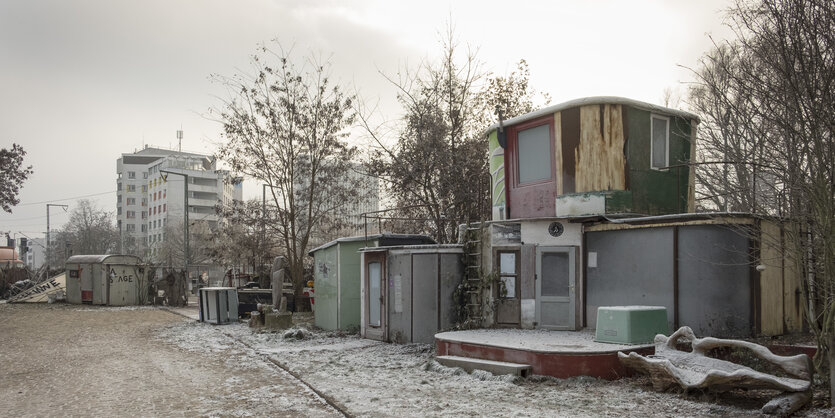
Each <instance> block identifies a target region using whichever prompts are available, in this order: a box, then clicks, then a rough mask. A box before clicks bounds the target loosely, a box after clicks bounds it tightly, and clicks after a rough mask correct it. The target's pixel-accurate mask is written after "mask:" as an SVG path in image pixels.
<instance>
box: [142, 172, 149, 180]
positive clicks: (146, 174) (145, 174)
mask: <svg viewBox="0 0 835 418" xmlns="http://www.w3.org/2000/svg"><path fill="white" fill-rule="evenodd" d="M142 178H143V179H147V178H148V172H147V171H146V172H144V173H142Z"/></svg>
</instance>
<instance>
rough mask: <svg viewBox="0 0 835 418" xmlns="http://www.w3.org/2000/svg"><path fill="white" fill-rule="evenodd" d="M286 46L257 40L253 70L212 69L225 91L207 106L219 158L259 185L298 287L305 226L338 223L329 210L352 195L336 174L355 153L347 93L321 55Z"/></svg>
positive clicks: (353, 190)
mask: <svg viewBox="0 0 835 418" xmlns="http://www.w3.org/2000/svg"><path fill="white" fill-rule="evenodd" d="M291 52H292V51H285V50H283V49H282V48H281V46H280V45H276V47H275V49H270V48H267V47H266V46H265V47H262V48H261V49H260V50H259V53H258V54H257V55H254V56H253V57H252V67H253V70H254V74H252V75H246V74H238V75H234V76H232V77H223V76H216V77H215V80H216V81H217V82H220V83H222V84H223V85H225V86H227V88H228V91H229V96H230V97H229V98H228V99H225V100H223V103H222V105H221V106H220V107H218V108H214V109H212V110H211V112H212V113H214V114H216V115H218V120H219V121H220V122H222V123H223V126H224V138H225V140H226V142H225V143H224V144H222V146H221V148H220V156H221V158H223V159H225V160H226V161H228V162H229V163H230V164H231V166H232V169H233V170H234V171H236V172H239V173H242V174H244V175H246V176H248V177H251V178H255V179H258V180H260V181H262V182H263V183H264V184H266V185H267V187H268V188H267V191H268V198H269V201H270V206H271V207H272V208H273V210H274V217H272V218H271V219H272V220H271V226H272V227H273V229H274V231H275V233H276V234H277V235H278V236H279V238H280V240H281V242H282V247H283V248H285V249H286V255H287V262H288V270H289V273H290V277H291V278H292V280H293V282H294V284H295V286H296V287H297V289H300V288H301V286H302V284H303V280H304V260H305V257H306V256H307V251H308V248H309V244H310V237H311V232H312V231H314V230H315V229H317V228H328V227H334V228H335V227H338V225H336V223H338V220H334V219H333V217H330V216H329V215H330V214H332V213H334V212H335V211H337V210H338V209H339V208H340V207H342V206H343V205H349V204H351V203H352V202H356V200H357V199H358V198H359V197H358V193H357V190H356V188H355V187H353V185H352V184H350V182H346V181H343V180H344V179H343V175H344V173H345V172H346V171H347V170H348V169H349V166H350V164H351V161H352V159H354V158H355V156H356V154H357V151H356V148H355V147H352V146H349V145H348V144H346V143H345V142H344V139H345V137H346V136H347V133H346V130H347V128H348V127H349V126H351V124H352V123H353V121H354V111H353V109H352V104H353V97H352V96H349V95H346V94H345V93H344V92H343V89H342V88H340V86H338V85H334V84H333V83H332V82H331V80H330V78H329V64H328V62H327V61H325V62H322V60H320V59H318V58H316V57H312V56H311V57H310V58H308V59H307V60H305V61H303V63H302V64H298V63H297V62H296V61H294V58H295V57H294V56H293V55H292V54H291ZM325 223H327V224H325Z"/></svg>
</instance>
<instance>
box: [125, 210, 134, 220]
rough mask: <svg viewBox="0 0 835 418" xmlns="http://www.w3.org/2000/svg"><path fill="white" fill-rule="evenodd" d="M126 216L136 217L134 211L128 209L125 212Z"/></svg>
mask: <svg viewBox="0 0 835 418" xmlns="http://www.w3.org/2000/svg"><path fill="white" fill-rule="evenodd" d="M127 217H128V219H133V218H136V212H134V211H132V210H129V211H128V212H127Z"/></svg>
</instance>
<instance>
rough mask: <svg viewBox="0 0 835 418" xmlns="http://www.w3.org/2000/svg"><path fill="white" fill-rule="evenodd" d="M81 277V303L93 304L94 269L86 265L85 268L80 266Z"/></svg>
mask: <svg viewBox="0 0 835 418" xmlns="http://www.w3.org/2000/svg"><path fill="white" fill-rule="evenodd" d="M78 271H79V275H80V276H81V303H93V267H92V266H91V265H85V266H84V267H83V268H82V267H81V265H80V264H79V265H78Z"/></svg>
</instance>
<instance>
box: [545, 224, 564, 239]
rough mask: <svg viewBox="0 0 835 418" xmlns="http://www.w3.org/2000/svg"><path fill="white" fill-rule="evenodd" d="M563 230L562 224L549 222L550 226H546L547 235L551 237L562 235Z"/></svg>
mask: <svg viewBox="0 0 835 418" xmlns="http://www.w3.org/2000/svg"><path fill="white" fill-rule="evenodd" d="M564 230H565V228H563V226H562V224H561V223H559V222H551V225H548V233H549V234H551V236H552V237H558V236H560V235H562V232H563V231H564Z"/></svg>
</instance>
